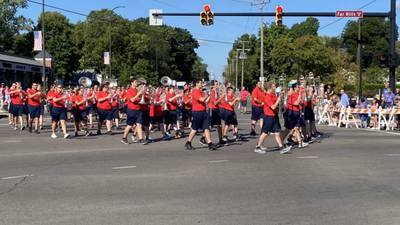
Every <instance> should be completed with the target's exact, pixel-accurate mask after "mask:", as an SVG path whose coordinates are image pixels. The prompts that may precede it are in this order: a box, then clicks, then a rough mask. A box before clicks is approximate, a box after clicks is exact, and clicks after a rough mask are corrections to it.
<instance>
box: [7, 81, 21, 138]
mask: <svg viewBox="0 0 400 225" xmlns="http://www.w3.org/2000/svg"><path fill="white" fill-rule="evenodd" d="M10 98H11V104H12V107H11V108H10V112H11V113H12V115H13V125H14V130H17V129H18V126H17V123H18V121H19V123H20V129H21V130H24V129H25V126H23V121H22V112H23V110H24V98H25V92H24V91H23V90H22V88H21V83H20V82H16V83H15V88H12V89H11V91H10Z"/></svg>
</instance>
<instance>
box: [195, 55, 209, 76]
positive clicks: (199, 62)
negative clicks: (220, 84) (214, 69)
mask: <svg viewBox="0 0 400 225" xmlns="http://www.w3.org/2000/svg"><path fill="white" fill-rule="evenodd" d="M191 74H192V77H193V79H205V80H207V79H208V76H209V74H208V72H207V65H206V64H204V63H203V59H202V58H200V57H199V56H197V59H196V61H195V63H194V64H193V67H192V71H191Z"/></svg>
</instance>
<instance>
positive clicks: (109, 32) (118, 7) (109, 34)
mask: <svg viewBox="0 0 400 225" xmlns="http://www.w3.org/2000/svg"><path fill="white" fill-rule="evenodd" d="M120 8H125V6H116V7H114V8H113V9H111V11H112V12H113V13H114V10H116V9H120ZM111 16H112V15H111ZM111 16H110V21H109V22H110V26H109V28H108V38H109V40H110V43H109V46H108V47H109V53H108V54H109V57H110V78H109V79H112V78H113V77H112V67H111V57H112V56H111V44H112V39H111V27H112V17H111Z"/></svg>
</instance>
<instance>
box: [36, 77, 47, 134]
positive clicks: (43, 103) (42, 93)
mask: <svg viewBox="0 0 400 225" xmlns="http://www.w3.org/2000/svg"><path fill="white" fill-rule="evenodd" d="M37 90H38V91H39V92H40V93H41V96H40V98H41V101H40V116H39V130H43V117H44V111H45V105H46V93H44V92H42V86H41V85H40V84H38V87H37Z"/></svg>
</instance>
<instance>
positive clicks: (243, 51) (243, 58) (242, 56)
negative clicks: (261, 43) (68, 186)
mask: <svg viewBox="0 0 400 225" xmlns="http://www.w3.org/2000/svg"><path fill="white" fill-rule="evenodd" d="M240 42H241V43H242V48H241V49H236V56H237V55H238V52H239V51H240V55H239V59H241V60H242V77H241V83H240V84H241V85H240V88H242V87H243V81H244V60H246V59H247V55H246V52H245V51H250V49H245V43H246V42H249V41H244V40H241V41H240ZM236 70H237V67H236ZM236 74H237V72H236ZM236 80H237V79H236ZM236 88H237V85H236Z"/></svg>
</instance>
